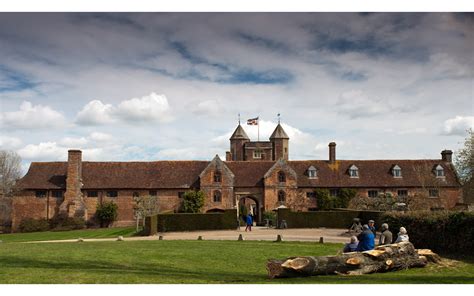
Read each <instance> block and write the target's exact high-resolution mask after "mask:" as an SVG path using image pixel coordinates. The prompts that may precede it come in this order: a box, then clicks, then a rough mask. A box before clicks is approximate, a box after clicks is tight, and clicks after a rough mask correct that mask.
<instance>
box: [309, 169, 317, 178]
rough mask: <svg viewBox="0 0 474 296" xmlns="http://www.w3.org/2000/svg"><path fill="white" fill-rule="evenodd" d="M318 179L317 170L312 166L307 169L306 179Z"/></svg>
mask: <svg viewBox="0 0 474 296" xmlns="http://www.w3.org/2000/svg"><path fill="white" fill-rule="evenodd" d="M317 177H318V175H317V170H316V168H315V167H314V166H310V167H309V168H308V178H310V179H316V178H317Z"/></svg>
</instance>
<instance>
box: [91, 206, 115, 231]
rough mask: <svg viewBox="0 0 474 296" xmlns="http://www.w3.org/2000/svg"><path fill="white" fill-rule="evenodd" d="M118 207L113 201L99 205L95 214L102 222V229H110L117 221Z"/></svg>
mask: <svg viewBox="0 0 474 296" xmlns="http://www.w3.org/2000/svg"><path fill="white" fill-rule="evenodd" d="M117 210H118V206H117V204H115V203H114V202H113V201H108V202H103V203H99V204H98V205H97V210H96V212H95V214H96V216H97V219H98V220H99V222H100V227H104V226H105V227H109V225H110V224H111V223H112V222H114V221H115V220H117Z"/></svg>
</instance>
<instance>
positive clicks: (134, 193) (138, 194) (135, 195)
mask: <svg viewBox="0 0 474 296" xmlns="http://www.w3.org/2000/svg"><path fill="white" fill-rule="evenodd" d="M132 196H133V197H140V193H139V192H137V191H134V192H133V193H132Z"/></svg>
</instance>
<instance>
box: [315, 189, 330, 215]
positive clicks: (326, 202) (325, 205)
mask: <svg viewBox="0 0 474 296" xmlns="http://www.w3.org/2000/svg"><path fill="white" fill-rule="evenodd" d="M314 193H315V195H316V204H317V205H318V210H328V209H331V208H334V198H333V197H331V196H330V195H329V190H327V189H316V190H314Z"/></svg>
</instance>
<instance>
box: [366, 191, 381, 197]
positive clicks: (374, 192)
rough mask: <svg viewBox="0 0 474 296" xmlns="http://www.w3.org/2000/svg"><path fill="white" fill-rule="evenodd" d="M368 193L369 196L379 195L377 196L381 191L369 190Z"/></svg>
mask: <svg viewBox="0 0 474 296" xmlns="http://www.w3.org/2000/svg"><path fill="white" fill-rule="evenodd" d="M367 194H368V195H369V197H377V196H379V191H378V190H369V191H368V192H367Z"/></svg>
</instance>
